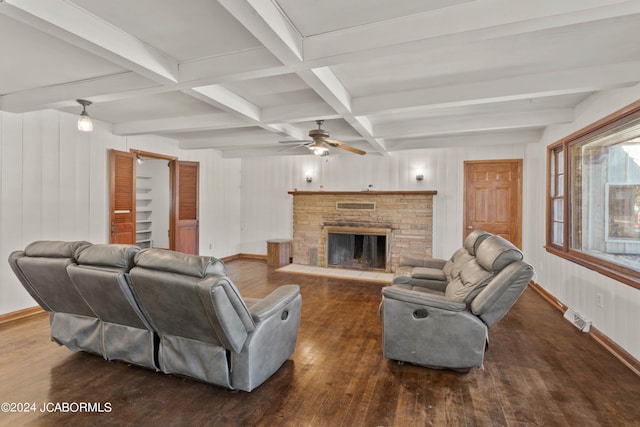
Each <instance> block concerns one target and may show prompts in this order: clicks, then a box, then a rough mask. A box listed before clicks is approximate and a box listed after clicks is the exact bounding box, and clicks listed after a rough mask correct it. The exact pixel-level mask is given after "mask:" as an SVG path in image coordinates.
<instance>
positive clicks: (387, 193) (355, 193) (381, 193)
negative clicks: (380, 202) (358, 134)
mask: <svg viewBox="0 0 640 427" xmlns="http://www.w3.org/2000/svg"><path fill="white" fill-rule="evenodd" d="M288 194H291V195H294V196H316V195H328V196H342V195H344V196H359V195H362V196H390V195H411V194H424V195H428V196H435V195H436V194H438V192H437V191H436V190H419V191H394V190H391V191H377V190H376V191H367V190H364V191H299V190H294V191H289V193H288Z"/></svg>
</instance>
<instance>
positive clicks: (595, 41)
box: [332, 15, 640, 96]
mask: <svg viewBox="0 0 640 427" xmlns="http://www.w3.org/2000/svg"><path fill="white" fill-rule="evenodd" d="M638 38H640V15H631V16H627V17H624V18H618V19H609V20H602V21H597V22H594V23H589V24H578V25H572V26H569V27H562V28H560V29H554V30H548V31H538V32H536V33H526V34H520V35H515V36H509V37H502V38H498V39H491V40H482V41H478V42H475V43H466V44H457V45H455V46H453V47H442V48H430V49H428V50H424V51H413V52H410V53H403V54H399V55H392V56H384V57H372V58H371V59H370V60H366V61H361V62H348V63H344V64H339V65H336V66H333V67H332V70H333V71H334V72H335V74H336V75H337V76H338V78H339V79H340V81H341V82H342V83H343V84H344V85H345V87H346V88H347V90H348V91H349V93H350V94H351V95H352V96H364V95H372V94H376V93H387V92H394V91H408V90H412V89H415V88H425V87H439V86H448V85H456V84H461V83H468V82H476V81H486V80H489V81H491V80H498V79H500V78H505V77H511V76H518V75H526V74H535V73H544V72H550V71H557V70H563V69H567V68H578V67H589V66H597V65H602V64H608V63H616V62H627V61H632V60H635V59H637V58H639V57H640V44H638V43H637V42H635V40H637V39H638Z"/></svg>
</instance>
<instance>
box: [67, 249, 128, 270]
mask: <svg viewBox="0 0 640 427" xmlns="http://www.w3.org/2000/svg"><path fill="white" fill-rule="evenodd" d="M138 251H140V248H139V247H137V246H134V245H118V244H97V245H91V246H82V247H80V248H78V249H77V250H76V253H75V258H76V262H77V263H78V264H79V265H86V266H93V267H110V268H116V269H119V270H123V271H125V272H127V271H129V270H131V268H132V267H133V265H134V264H133V258H134V257H135V255H136V254H137V253H138Z"/></svg>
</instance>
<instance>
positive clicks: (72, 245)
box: [9, 241, 95, 317]
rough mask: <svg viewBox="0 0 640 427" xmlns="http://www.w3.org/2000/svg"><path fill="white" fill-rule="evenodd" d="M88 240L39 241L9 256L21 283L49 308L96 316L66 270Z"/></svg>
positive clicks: (49, 309)
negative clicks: (78, 250) (77, 251)
mask: <svg viewBox="0 0 640 427" xmlns="http://www.w3.org/2000/svg"><path fill="white" fill-rule="evenodd" d="M90 244H91V243H89V242H84V241H80V242H62V241H37V242H33V243H31V244H30V245H28V246H27V247H26V248H25V250H24V251H17V252H14V253H13V254H11V256H10V257H9V263H10V265H11V268H12V269H13V270H14V272H15V273H16V276H17V277H18V279H19V280H20V281H21V283H22V285H23V286H24V287H25V289H27V291H29V293H30V294H31V295H33V296H34V298H35V299H36V301H37V302H38V303H39V304H40V305H41V306H42V307H43V308H44V309H46V310H48V311H53V312H61V313H69V314H79V315H82V316H89V317H95V314H94V313H93V311H92V310H91V308H90V307H89V306H88V305H87V303H86V302H85V301H84V299H83V298H82V297H81V296H80V294H79V293H78V290H77V289H76V287H75V286H74V284H73V282H72V281H71V279H70V277H69V275H68V274H67V266H69V265H72V264H75V258H74V254H75V252H76V250H77V249H78V248H80V247H82V246H86V245H90Z"/></svg>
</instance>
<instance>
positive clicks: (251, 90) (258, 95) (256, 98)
mask: <svg viewBox="0 0 640 427" xmlns="http://www.w3.org/2000/svg"><path fill="white" fill-rule="evenodd" d="M224 86H225V87H226V88H227V89H229V90H231V91H232V92H234V93H236V94H238V95H240V96H241V97H243V98H245V99H246V100H248V101H250V102H252V103H254V104H256V105H258V106H259V107H262V108H265V107H273V106H278V105H287V104H288V105H291V104H304V103H308V102H315V101H318V102H319V101H321V100H322V99H321V98H320V97H319V96H318V95H317V94H316V92H314V91H313V90H312V89H310V88H309V86H307V84H306V83H305V82H303V81H302V79H300V78H299V77H298V76H297V75H295V74H285V75H281V76H273V77H265V78H261V79H254V80H244V81H239V82H233V83H227V84H225V85H224Z"/></svg>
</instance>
